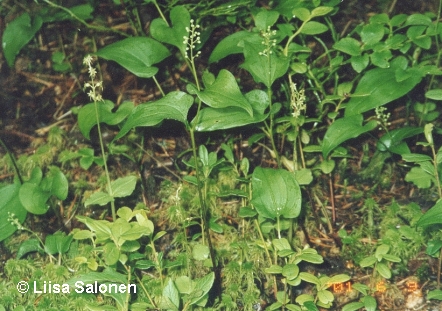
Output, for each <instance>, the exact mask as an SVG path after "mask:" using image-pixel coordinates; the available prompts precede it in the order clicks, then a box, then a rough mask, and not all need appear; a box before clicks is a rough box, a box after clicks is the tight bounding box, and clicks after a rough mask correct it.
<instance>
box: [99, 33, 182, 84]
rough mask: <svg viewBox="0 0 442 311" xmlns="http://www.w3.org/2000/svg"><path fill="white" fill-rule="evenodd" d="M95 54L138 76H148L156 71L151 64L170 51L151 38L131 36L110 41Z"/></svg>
mask: <svg viewBox="0 0 442 311" xmlns="http://www.w3.org/2000/svg"><path fill="white" fill-rule="evenodd" d="M181 41H182V39H181ZM96 55H97V56H99V57H102V58H104V59H107V60H113V61H114V62H117V63H118V64H120V65H121V66H123V67H124V68H126V69H127V70H129V71H130V72H132V73H133V74H134V75H136V76H138V77H141V78H150V77H152V76H154V75H155V74H156V73H157V72H158V68H157V67H153V66H152V65H153V64H157V63H159V62H161V61H162V60H163V59H165V58H166V57H168V56H169V55H170V52H169V50H168V49H167V48H166V47H165V46H164V45H162V44H161V43H159V42H158V41H155V40H153V39H151V38H147V37H132V38H126V39H124V40H120V41H117V42H115V43H112V44H110V45H108V46H106V47H104V48H102V49H101V50H99V51H98V52H97V53H96Z"/></svg>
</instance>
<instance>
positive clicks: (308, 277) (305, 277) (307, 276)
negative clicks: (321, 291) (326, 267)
mask: <svg viewBox="0 0 442 311" xmlns="http://www.w3.org/2000/svg"><path fill="white" fill-rule="evenodd" d="M299 276H300V277H301V279H302V280H303V281H306V282H309V283H312V284H315V285H319V284H320V283H321V282H320V281H319V279H318V278H317V277H316V276H314V275H313V274H311V273H307V272H301V273H299Z"/></svg>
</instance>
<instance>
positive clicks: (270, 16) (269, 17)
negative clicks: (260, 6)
mask: <svg viewBox="0 0 442 311" xmlns="http://www.w3.org/2000/svg"><path fill="white" fill-rule="evenodd" d="M278 18H279V13H278V12H276V11H268V10H262V11H260V12H259V13H258V14H256V17H255V26H256V27H257V28H258V29H259V30H261V31H267V28H268V27H271V26H273V25H274V24H275V23H276V21H277V20H278Z"/></svg>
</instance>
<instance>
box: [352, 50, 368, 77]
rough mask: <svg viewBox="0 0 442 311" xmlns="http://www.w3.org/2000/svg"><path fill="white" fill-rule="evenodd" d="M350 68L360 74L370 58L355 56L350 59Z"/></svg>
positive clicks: (363, 55) (366, 55)
mask: <svg viewBox="0 0 442 311" xmlns="http://www.w3.org/2000/svg"><path fill="white" fill-rule="evenodd" d="M350 62H351V67H352V68H353V69H354V70H355V71H356V72H357V73H361V72H362V70H364V69H365V68H366V67H367V66H368V63H369V62H370V57H369V56H368V54H362V55H356V56H352V57H351V58H350Z"/></svg>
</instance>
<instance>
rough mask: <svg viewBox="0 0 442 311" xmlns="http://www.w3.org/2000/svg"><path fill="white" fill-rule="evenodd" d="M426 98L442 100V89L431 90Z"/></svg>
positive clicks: (426, 94)
mask: <svg viewBox="0 0 442 311" xmlns="http://www.w3.org/2000/svg"><path fill="white" fill-rule="evenodd" d="M425 97H426V98H429V99H433V100H442V89H434V90H429V91H428V92H426V93H425Z"/></svg>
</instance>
